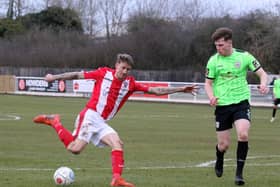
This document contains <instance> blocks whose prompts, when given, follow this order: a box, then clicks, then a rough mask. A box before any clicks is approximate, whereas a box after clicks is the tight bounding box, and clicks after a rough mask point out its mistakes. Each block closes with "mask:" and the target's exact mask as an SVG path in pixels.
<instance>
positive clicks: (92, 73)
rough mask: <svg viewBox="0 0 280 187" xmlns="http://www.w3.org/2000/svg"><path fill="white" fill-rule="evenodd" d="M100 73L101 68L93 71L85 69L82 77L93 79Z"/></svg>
mask: <svg viewBox="0 0 280 187" xmlns="http://www.w3.org/2000/svg"><path fill="white" fill-rule="evenodd" d="M101 75H102V68H98V69H97V70H93V71H85V72H84V78H85V79H94V80H97V79H98V78H99V77H100V76H101Z"/></svg>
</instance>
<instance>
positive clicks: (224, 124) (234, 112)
mask: <svg viewBox="0 0 280 187" xmlns="http://www.w3.org/2000/svg"><path fill="white" fill-rule="evenodd" d="M215 116H216V131H224V130H227V129H231V128H232V125H233V123H234V122H235V121H236V120H238V119H247V120H248V121H251V110H250V104H249V102H248V100H245V101H241V102H240V103H238V104H231V105H226V106H217V107H216V110H215Z"/></svg>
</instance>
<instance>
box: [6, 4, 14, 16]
mask: <svg viewBox="0 0 280 187" xmlns="http://www.w3.org/2000/svg"><path fill="white" fill-rule="evenodd" d="M14 5H15V1H14V0H9V7H8V10H7V18H11V19H12V18H14Z"/></svg>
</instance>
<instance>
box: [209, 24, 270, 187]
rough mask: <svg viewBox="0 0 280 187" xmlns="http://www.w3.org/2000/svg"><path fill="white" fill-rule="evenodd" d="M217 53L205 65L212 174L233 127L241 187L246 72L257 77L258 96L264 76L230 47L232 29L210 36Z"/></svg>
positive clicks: (219, 169) (245, 148)
mask: <svg viewBox="0 0 280 187" xmlns="http://www.w3.org/2000/svg"><path fill="white" fill-rule="evenodd" d="M211 38H212V40H213V42H214V45H215V46H216V50H217V53H216V54H214V55H213V56H211V57H210V59H209V60H208V63H207V68H206V69H207V70H206V79H205V90H206V93H207V96H208V98H209V100H210V105H211V106H216V109H215V117H216V119H215V120H216V134H217V140H218V143H217V145H216V163H215V172H216V175H217V177H221V176H222V174H223V164H224V153H225V152H226V150H227V149H228V148H229V145H230V130H231V129H232V127H233V125H234V126H235V129H236V133H237V140H238V144H237V150H236V157H237V158H236V159H237V168H236V176H235V184H236V185H244V184H245V181H244V179H243V168H244V164H245V160H246V157H247V153H248V134H249V129H250V121H251V113H250V104H249V99H250V91H249V87H248V83H247V80H246V76H247V72H248V71H249V70H251V71H253V72H255V73H256V74H257V76H258V77H259V78H260V85H259V86H258V89H259V92H260V93H261V94H266V93H267V92H268V87H267V74H266V72H265V71H264V70H263V68H262V67H261V65H260V63H259V62H258V61H257V60H256V59H255V57H253V56H252V55H251V54H250V53H248V52H246V51H242V50H238V49H235V48H233V45H232V30H231V29H229V28H225V27H222V28H218V29H217V30H216V31H215V32H214V33H213V34H212V36H211Z"/></svg>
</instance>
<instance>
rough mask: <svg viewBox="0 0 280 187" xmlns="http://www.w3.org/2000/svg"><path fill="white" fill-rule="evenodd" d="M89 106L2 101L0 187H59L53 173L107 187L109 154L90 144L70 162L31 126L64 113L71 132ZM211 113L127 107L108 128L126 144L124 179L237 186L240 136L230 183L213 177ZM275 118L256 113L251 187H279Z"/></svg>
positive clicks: (228, 169)
mask: <svg viewBox="0 0 280 187" xmlns="http://www.w3.org/2000/svg"><path fill="white" fill-rule="evenodd" d="M86 102H87V100H86V99H82V98H57V97H34V96H13V95H0V103H1V108H0V148H1V149H0V186H3V187H38V186H40V187H51V186H55V184H54V181H53V179H52V177H53V173H54V171H55V170H56V168H58V167H60V166H68V167H70V168H72V169H73V170H74V172H75V175H76V181H75V183H74V184H73V185H71V186H72V187H108V186H109V183H110V181H111V162H110V152H111V150H110V149H109V148H103V149H100V148H96V147H94V146H93V145H91V144H90V145H88V147H87V149H86V150H85V151H84V152H82V153H81V154H80V155H72V154H70V153H68V152H67V151H66V150H65V149H64V146H63V144H62V143H61V142H60V141H59V139H58V137H57V135H56V133H55V131H54V130H53V129H52V128H51V127H48V126H44V125H36V124H34V123H33V122H32V118H33V117H34V116H35V115H37V114H40V113H59V114H60V115H61V118H62V122H63V124H64V125H65V127H67V128H68V129H70V130H72V129H73V122H74V120H75V118H76V115H77V114H78V113H79V111H80V110H81V109H82V108H83V107H84V105H85V103H86ZM213 110H214V108H211V107H210V106H206V105H192V104H167V103H139V102H128V103H127V104H126V105H125V106H124V107H123V109H122V110H121V111H120V112H119V113H118V114H117V116H116V117H115V118H114V119H113V120H111V121H110V122H109V124H110V125H111V126H112V127H113V128H114V129H116V130H117V131H118V132H119V134H120V136H121V138H122V140H123V141H124V143H125V164H126V168H125V169H124V173H123V176H124V177H125V178H126V179H127V180H128V181H132V182H133V183H135V184H136V186H137V187H231V186H235V185H234V173H235V150H236V134H235V130H234V129H233V131H232V144H231V147H230V149H229V150H228V152H227V153H226V155H225V159H226V161H225V168H224V175H223V177H222V178H217V177H216V176H215V174H214V170H213V164H214V159H215V145H216V135H215V124H214V117H213ZM271 112H272V109H269V108H252V116H253V121H252V128H251V131H250V141H249V146H250V150H249V154H248V160H247V162H246V166H245V171H244V178H245V180H246V184H245V186H247V187H267V186H269V187H279V183H280V181H279V176H280V149H279V144H280V138H279V134H280V132H279V131H280V120H279V119H278V120H276V121H275V122H274V123H273V124H271V123H270V122H269V119H270V116H271ZM277 115H278V114H277ZM279 116H280V114H279ZM279 118H280V117H279Z"/></svg>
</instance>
